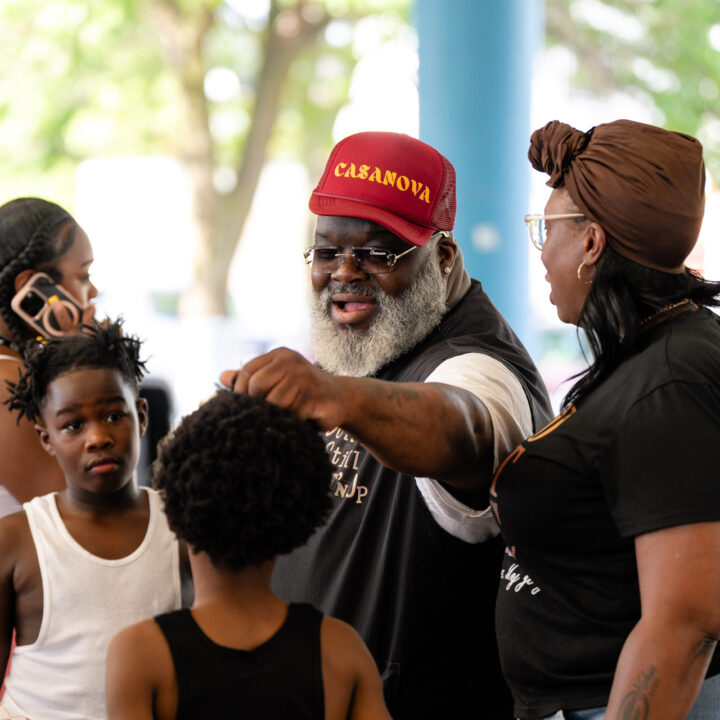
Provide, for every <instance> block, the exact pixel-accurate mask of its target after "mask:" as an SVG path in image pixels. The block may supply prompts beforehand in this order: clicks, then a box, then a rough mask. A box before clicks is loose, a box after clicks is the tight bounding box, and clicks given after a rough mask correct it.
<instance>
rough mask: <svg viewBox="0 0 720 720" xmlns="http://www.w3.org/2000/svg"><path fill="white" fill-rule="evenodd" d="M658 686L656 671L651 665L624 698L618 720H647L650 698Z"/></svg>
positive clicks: (639, 676) (640, 675)
mask: <svg viewBox="0 0 720 720" xmlns="http://www.w3.org/2000/svg"><path fill="white" fill-rule="evenodd" d="M657 684H658V680H657V677H656V669H655V667H654V666H652V665H651V666H650V667H648V668H647V669H645V670H643V671H642V672H641V673H640V674H639V675H638V678H637V680H636V681H635V684H634V685H633V689H632V690H630V692H629V693H628V694H627V695H626V696H625V697H624V698H623V700H622V703H621V705H620V712H619V713H618V719H619V720H645V718H647V717H648V716H649V715H650V698H652V696H653V695H654V694H655V690H656V688H657Z"/></svg>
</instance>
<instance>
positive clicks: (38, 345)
mask: <svg viewBox="0 0 720 720" xmlns="http://www.w3.org/2000/svg"><path fill="white" fill-rule="evenodd" d="M140 346H141V342H140V340H139V339H138V338H137V337H135V336H133V335H124V334H123V331H122V320H121V319H118V320H115V321H113V322H108V323H106V324H102V325H101V324H99V323H96V322H94V323H93V324H92V325H82V326H81V327H80V329H79V331H78V332H77V333H75V334H74V335H65V336H63V337H57V338H50V339H49V340H43V341H42V342H36V341H32V342H30V343H28V345H27V347H26V349H25V350H24V353H23V362H24V363H25V372H24V373H23V374H22V375H21V376H20V379H19V380H18V382H17V383H11V382H8V383H7V385H8V388H9V389H10V397H9V399H8V400H6V401H5V402H6V404H7V405H8V406H9V407H10V409H11V410H17V411H18V412H19V417H18V420H19V419H20V418H21V417H23V416H27V417H28V419H30V420H37V419H39V418H40V407H41V405H42V402H43V399H44V398H45V394H46V392H47V389H48V386H49V385H50V383H51V382H52V381H53V380H55V378H57V377H58V376H60V375H62V374H64V373H66V372H72V371H73V370H77V369H79V368H109V369H111V370H117V371H118V372H119V373H120V375H121V376H122V377H123V379H124V380H125V381H126V382H127V383H128V385H129V386H130V387H131V388H132V389H133V391H134V392H135V394H137V392H138V390H139V389H140V381H141V380H142V377H143V375H144V374H145V362H144V361H142V360H140Z"/></svg>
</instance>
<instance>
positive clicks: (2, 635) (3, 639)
mask: <svg viewBox="0 0 720 720" xmlns="http://www.w3.org/2000/svg"><path fill="white" fill-rule="evenodd" d="M15 525H16V523H15V522H14V518H13V517H12V516H8V517H5V518H0V686H1V685H2V679H3V678H4V677H5V673H6V671H7V664H8V660H9V658H10V650H11V648H12V638H13V630H14V627H15V588H14V584H13V574H14V571H15V563H16V562H17V548H16V546H15V540H16V537H17V533H16V532H15V531H14V527H15Z"/></svg>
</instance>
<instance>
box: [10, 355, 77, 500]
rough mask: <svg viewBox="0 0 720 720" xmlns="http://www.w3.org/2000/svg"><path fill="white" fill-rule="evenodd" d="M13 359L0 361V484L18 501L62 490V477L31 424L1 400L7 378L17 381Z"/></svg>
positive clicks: (58, 467) (16, 370)
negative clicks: (20, 418)
mask: <svg viewBox="0 0 720 720" xmlns="http://www.w3.org/2000/svg"><path fill="white" fill-rule="evenodd" d="M21 367H22V366H21V365H20V363H16V362H14V361H9V360H3V361H2V362H0V457H1V458H2V464H0V485H3V486H4V487H5V488H6V489H7V490H8V492H9V493H10V494H11V495H12V496H13V497H14V498H15V499H16V500H17V501H18V502H19V503H24V502H27V501H28V500H30V499H32V498H34V497H36V496H37V495H45V494H46V493H49V492H54V491H56V490H62V489H63V488H64V487H65V478H64V476H63V474H62V471H61V470H60V466H59V465H58V464H57V462H56V461H55V458H53V457H51V456H50V455H48V454H47V453H46V452H45V451H44V450H43V449H42V447H41V446H40V442H39V441H38V438H37V434H36V432H35V428H34V426H33V424H32V423H31V422H30V421H29V420H28V419H27V418H23V419H22V420H20V423H19V424H18V421H17V419H18V414H17V412H15V411H12V412H11V411H10V410H9V408H8V406H7V405H5V404H4V401H5V400H7V398H8V397H9V390H8V388H7V386H6V380H10V381H12V382H17V380H18V369H19V368H21Z"/></svg>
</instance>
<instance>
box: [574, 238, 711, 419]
mask: <svg viewBox="0 0 720 720" xmlns="http://www.w3.org/2000/svg"><path fill="white" fill-rule="evenodd" d="M685 298H689V299H690V300H692V301H694V302H695V303H696V304H697V305H704V306H708V307H709V306H718V305H720V282H710V281H708V280H705V279H704V278H703V277H701V276H700V275H699V274H697V273H695V272H693V271H692V270H685V272H683V273H679V274H677V275H675V274H670V273H664V272H659V271H657V270H651V269H650V268H647V267H644V266H642V265H638V264H637V263H634V262H632V261H631V260H628V259H627V258H624V257H623V256H622V255H620V254H619V253H617V252H616V251H615V250H613V248H612V247H610V245H609V244H608V245H606V246H605V250H604V251H603V254H602V256H601V257H600V260H598V262H597V264H596V265H595V275H594V277H593V283H592V288H591V289H590V293H589V295H588V296H587V299H586V300H585V305H584V306H583V310H582V313H581V315H580V323H579V325H580V327H581V328H582V329H583V330H584V331H585V336H586V339H587V343H588V345H589V347H590V350H591V351H592V354H593V358H594V360H593V362H592V364H591V365H590V367H589V368H588V369H587V370H585V371H584V372H582V373H580V374H579V375H575V376H574V377H575V378H578V379H577V381H576V382H575V384H574V385H573V386H572V387H571V388H570V391H569V392H568V394H567V395H566V396H565V399H564V400H563V403H562V407H563V408H565V407H567V406H568V405H569V404H570V403H575V404H577V403H578V402H579V401H580V400H582V398H583V397H585V396H586V395H587V394H588V393H589V392H590V391H591V390H593V388H595V387H597V385H598V384H599V383H600V382H602V381H603V380H604V379H605V378H606V377H607V376H608V375H609V374H610V373H611V372H612V371H613V370H614V369H615V368H616V367H617V366H618V364H619V363H620V362H622V360H623V359H625V358H626V357H628V356H629V355H631V354H632V353H633V351H634V350H635V348H636V345H637V339H638V335H639V333H640V331H641V330H642V322H643V320H644V319H646V318H648V317H650V316H651V315H653V314H654V313H656V312H658V311H659V310H660V309H661V308H664V307H666V306H667V305H670V304H672V303H675V302H679V301H681V300H684V299H685Z"/></svg>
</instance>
